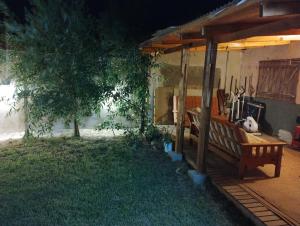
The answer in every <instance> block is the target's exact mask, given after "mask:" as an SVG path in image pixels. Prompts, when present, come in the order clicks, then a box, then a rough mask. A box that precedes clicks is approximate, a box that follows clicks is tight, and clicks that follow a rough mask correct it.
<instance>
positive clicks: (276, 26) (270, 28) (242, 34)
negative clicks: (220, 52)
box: [215, 17, 300, 43]
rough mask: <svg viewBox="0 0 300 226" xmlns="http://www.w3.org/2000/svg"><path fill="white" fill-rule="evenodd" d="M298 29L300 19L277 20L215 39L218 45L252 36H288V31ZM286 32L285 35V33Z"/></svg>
mask: <svg viewBox="0 0 300 226" xmlns="http://www.w3.org/2000/svg"><path fill="white" fill-rule="evenodd" d="M299 28H300V17H293V18H289V19H284V20H279V21H276V22H271V23H267V24H263V25H258V26H256V27H252V28H249V29H243V30H240V31H236V32H232V33H228V34H224V35H219V36H216V37H215V40H216V41H217V42H218V43H223V42H231V41H235V40H240V39H245V38H249V37H254V36H271V35H278V34H281V35H289V33H288V30H291V29H299ZM285 32H286V33H285Z"/></svg>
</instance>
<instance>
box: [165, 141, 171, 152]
mask: <svg viewBox="0 0 300 226" xmlns="http://www.w3.org/2000/svg"><path fill="white" fill-rule="evenodd" d="M164 148H165V152H170V151H173V144H172V142H164Z"/></svg>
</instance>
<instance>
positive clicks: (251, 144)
mask: <svg viewBox="0 0 300 226" xmlns="http://www.w3.org/2000/svg"><path fill="white" fill-rule="evenodd" d="M187 114H188V117H189V120H190V126H191V129H190V131H191V132H190V142H195V141H196V142H197V141H198V134H199V129H198V128H199V126H200V125H199V114H200V113H199V112H196V111H188V112H187ZM284 145H285V143H283V142H268V141H266V140H263V139H260V138H256V137H255V136H253V135H251V134H247V133H246V132H245V131H244V130H243V129H241V128H239V127H238V126H237V125H235V124H233V123H230V122H228V121H227V119H224V118H221V117H218V116H213V117H212V119H211V123H210V132H209V145H208V146H209V147H208V148H209V150H210V151H212V152H214V153H216V154H217V155H218V156H220V157H222V158H223V159H225V160H227V161H228V162H230V163H233V164H234V165H236V166H237V167H238V174H239V177H240V178H241V179H242V178H243V177H244V174H245V172H246V170H247V169H253V168H256V167H258V166H264V165H265V164H273V165H275V177H279V176H280V169H281V158H282V152H283V146H284Z"/></svg>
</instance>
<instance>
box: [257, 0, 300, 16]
mask: <svg viewBox="0 0 300 226" xmlns="http://www.w3.org/2000/svg"><path fill="white" fill-rule="evenodd" d="M294 14H300V1H299V0H285V1H282V0H281V1H278V0H275V1H263V2H262V3H261V4H260V16H261V17H270V16H287V15H294Z"/></svg>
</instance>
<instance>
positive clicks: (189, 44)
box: [163, 40, 206, 54]
mask: <svg viewBox="0 0 300 226" xmlns="http://www.w3.org/2000/svg"><path fill="white" fill-rule="evenodd" d="M205 45H206V40H203V41H199V42H193V43H188V44H184V45H181V46H176V47H173V48H169V49H166V50H164V51H163V52H164V54H169V53H174V52H177V51H180V50H182V49H191V48H196V47H199V46H205Z"/></svg>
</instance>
